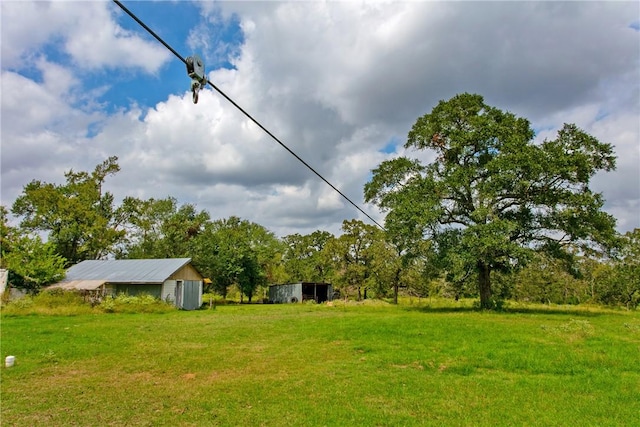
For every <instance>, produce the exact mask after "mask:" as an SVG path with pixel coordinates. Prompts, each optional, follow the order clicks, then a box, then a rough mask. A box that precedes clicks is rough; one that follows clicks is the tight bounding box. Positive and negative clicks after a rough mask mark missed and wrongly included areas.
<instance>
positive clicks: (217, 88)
mask: <svg viewBox="0 0 640 427" xmlns="http://www.w3.org/2000/svg"><path fill="white" fill-rule="evenodd" d="M113 2H114V3H115V4H117V5H118V6H119V7H120V9H122V10H123V11H124V12H125V13H126V14H127V15H129V16H130V17H131V18H132V19H133V20H134V21H136V22H137V23H138V24H139V25H140V26H141V27H142V28H144V29H145V30H146V31H147V32H148V33H149V34H151V35H152V36H153V37H154V38H155V39H156V40H158V41H159V42H160V43H161V44H162V45H163V46H164V47H166V48H167V49H168V50H169V51H170V52H171V53H173V54H174V55H175V56H176V58H178V59H179V60H180V61H182V62H183V63H184V64H186V63H187V60H186V59H185V58H184V57H182V55H180V54H179V53H178V52H177V51H176V50H175V49H173V48H172V47H171V46H170V45H169V44H168V43H167V42H165V41H164V40H163V39H162V38H161V37H160V36H158V35H157V34H156V33H155V32H154V31H153V30H152V29H151V28H149V27H148V26H147V25H146V24H145V23H144V22H142V21H141V20H140V19H139V18H138V17H137V16H136V15H135V14H134V13H133V12H131V11H130V10H129V9H127V8H126V7H125V6H124V5H123V4H122V3H121V2H120V1H118V0H113ZM207 83H208V84H209V85H210V86H211V87H212V88H213V89H214V90H215V91H216V92H218V93H219V94H220V95H222V96H223V97H224V98H225V99H226V100H227V101H229V102H230V103H231V104H232V105H233V106H234V107H236V108H237V109H238V110H240V112H242V114H244V115H245V116H247V118H248V119H249V120H251V121H252V122H253V123H255V124H256V125H257V126H258V127H259V128H260V129H262V130H263V131H264V132H265V133H266V134H267V135H269V136H270V137H271V138H272V139H273V140H274V141H275V142H277V143H278V144H280V146H281V147H282V148H284V149H285V150H287V151H288V152H289V153H290V154H291V155H292V156H293V157H295V158H296V159H298V161H300V163H302V164H303V165H305V166H306V167H307V169H309V170H310V171H311V172H313V173H314V174H316V176H318V177H319V178H320V179H321V180H323V181H324V182H325V183H326V184H327V185H328V186H329V187H331V188H332V189H333V190H334V191H335V192H337V193H338V194H339V195H340V196H342V197H343V198H344V199H345V200H346V201H347V202H349V203H350V204H351V205H353V206H354V207H355V208H356V209H357V210H358V211H360V212H361V213H362V214H363V215H364V216H366V217H367V218H369V220H371V221H372V222H373V223H374V224H375V225H377V226H378V227H380V229H382V230H384V227H383V226H382V225H380V224H379V223H378V221H376V220H375V219H373V218H372V217H371V216H370V215H369V214H368V213H366V212H365V211H364V210H363V209H362V208H361V207H360V206H358V205H357V204H356V203H354V202H353V201H352V200H351V199H350V198H349V197H347V196H346V195H345V194H344V193H343V192H342V191H340V190H339V189H338V188H336V187H335V186H334V185H333V184H332V183H330V182H329V181H328V180H327V179H326V178H325V177H324V176H322V175H321V174H320V173H319V172H317V171H316V170H315V169H314V168H313V167H311V165H309V164H308V163H307V162H305V161H304V160H303V159H302V158H301V157H300V156H298V155H297V154H296V153H294V152H293V150H291V149H290V148H289V147H287V146H286V145H285V144H284V143H283V142H282V141H280V139H279V138H277V137H276V136H275V135H274V134H273V133H271V132H270V131H269V129H267V128H266V127H264V126H263V125H262V124H261V123H260V122H259V121H258V120H256V119H255V118H253V116H252V115H251V114H249V113H248V112H247V111H246V110H245V109H244V108H242V107H241V106H240V105H238V104H237V103H236V102H235V101H234V100H233V99H231V98H230V97H229V96H228V95H227V94H226V93H224V92H223V91H222V90H221V89H220V88H219V87H218V86H216V85H215V84H213V83H212V82H211V81H209V80H207Z"/></svg>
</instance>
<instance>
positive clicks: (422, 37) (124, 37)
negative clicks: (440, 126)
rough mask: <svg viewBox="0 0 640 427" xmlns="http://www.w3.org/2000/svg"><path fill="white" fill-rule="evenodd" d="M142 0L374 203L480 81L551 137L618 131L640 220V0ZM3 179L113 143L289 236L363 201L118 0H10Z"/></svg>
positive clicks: (133, 162) (11, 189)
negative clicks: (439, 116) (427, 132)
mask: <svg viewBox="0 0 640 427" xmlns="http://www.w3.org/2000/svg"><path fill="white" fill-rule="evenodd" d="M123 4H124V5H125V6H126V7H128V8H129V9H130V10H131V11H132V12H133V13H135V14H136V15H137V16H138V17H139V18H140V19H141V20H143V21H144V22H145V23H146V24H147V25H148V26H149V27H151V28H152V29H153V30H154V31H156V32H157V33H158V34H159V35H160V36H161V37H162V38H163V39H164V40H165V41H166V42H168V43H169V44H170V45H171V46H172V47H173V48H174V49H176V50H177V51H178V52H179V53H180V54H181V55H183V56H185V57H186V56H189V55H191V54H193V53H198V54H199V55H201V56H202V57H203V58H204V59H205V63H206V68H207V73H208V78H209V80H211V81H212V82H214V83H215V84H216V85H218V86H219V87H220V88H221V89H222V90H224V91H225V93H227V94H228V95H229V96H230V97H231V98H233V99H234V100H235V101H236V102H238V103H239V104H240V105H241V106H242V107H243V108H245V109H246V110H247V111H248V112H249V113H251V114H252V115H253V116H254V117H256V118H257V119H258V120H260V121H261V122H262V123H263V124H265V125H266V126H267V127H268V128H269V130H271V131H272V132H273V133H274V134H275V135H276V136H278V138H280V139H281V140H282V141H283V142H285V144H287V145H288V146H289V147H290V148H292V149H293V150H294V151H295V152H296V153H297V154H299V155H300V156H301V157H302V158H304V159H305V160H306V161H307V162H308V163H309V164H311V165H312V166H313V167H314V169H316V170H318V171H319V172H320V173H322V174H323V175H324V176H325V177H326V178H327V179H329V180H330V181H331V182H332V183H333V184H334V185H336V186H337V187H338V188H340V189H341V191H343V192H344V193H345V194H347V195H348V196H349V197H350V198H351V199H352V200H354V201H355V202H356V203H358V204H360V205H361V206H363V208H364V209H365V210H366V211H367V212H370V213H371V214H372V216H374V217H375V218H376V219H377V220H378V221H380V222H382V221H383V219H384V214H383V213H381V212H379V211H378V210H377V209H376V208H375V206H367V205H365V204H364V203H363V200H362V191H363V186H364V184H365V182H366V181H367V180H368V179H369V178H370V176H371V175H370V171H371V169H373V168H375V167H376V166H377V165H378V164H379V163H380V162H381V161H383V160H385V159H389V158H392V157H394V156H398V155H405V154H409V155H412V156H419V157H420V158H421V159H422V160H424V161H431V160H433V158H432V154H431V153H415V152H411V153H406V152H405V151H404V148H403V145H404V141H405V140H406V135H407V132H408V131H409V129H410V128H411V126H412V124H413V123H414V122H415V120H416V119H417V118H418V117H419V116H421V115H423V114H425V113H427V112H429V111H430V110H431V108H433V107H434V106H435V105H436V104H437V102H438V101H439V100H442V99H448V98H450V97H452V96H454V95H455V94H457V93H461V92H472V93H479V94H481V95H483V96H484V97H485V101H486V102H487V103H489V104H490V105H494V106H496V107H498V108H501V109H504V110H509V111H511V112H514V113H515V114H517V115H520V116H523V117H526V118H528V119H529V120H530V121H531V122H532V125H533V127H534V128H535V129H536V132H537V136H536V138H537V139H539V140H542V139H544V138H554V137H555V132H556V131H557V130H558V129H559V128H560V127H561V126H562V124H563V123H565V122H569V123H576V124H577V125H578V126H579V127H581V128H582V129H584V130H586V131H587V132H589V133H591V134H592V135H594V136H596V137H597V138H599V139H600V140H602V141H606V142H610V143H612V144H613V145H614V146H615V148H616V152H617V154H618V157H619V158H618V168H617V170H616V171H615V172H612V173H609V174H599V175H597V176H596V177H595V178H594V182H593V186H592V188H594V189H595V190H596V191H601V192H602V193H603V195H604V197H605V199H606V204H605V209H606V210H607V211H608V212H609V213H611V214H612V215H614V216H615V217H616V218H617V219H618V228H619V230H620V231H628V230H631V229H633V228H635V227H640V215H639V212H640V172H639V169H640V168H639V164H640V149H639V147H640V136H639V134H640V130H639V128H638V117H639V116H640V88H639V83H638V75H640V68H639V64H640V38H639V37H638V32H639V30H640V27H639V21H638V16H639V15H640V6H639V5H638V4H637V3H636V2H562V3H559V2H558V3H556V2H495V3H482V2H471V3H467V2H399V3H396V2H329V3H326V2H316V1H310V2H249V1H243V2H182V1H181V2H166V1H158V2H155V1H143V2H138V1H124V2H123ZM0 8H1V12H2V15H1V19H2V27H1V29H0V30H1V34H0V35H1V40H2V45H1V47H2V100H1V101H2V116H1V117H2V126H1V137H2V147H1V155H2V177H1V178H2V181H1V184H2V188H1V190H2V192H1V194H0V195H1V202H2V204H3V205H7V206H10V205H11V204H12V203H13V200H15V198H16V197H17V195H18V194H20V192H21V190H22V188H23V187H24V185H26V184H27V183H28V182H29V181H31V180H32V179H40V180H43V181H47V182H61V181H62V180H63V179H64V178H63V174H64V171H66V170H69V169H72V168H73V169H74V170H92V169H93V168H94V167H95V165H97V164H98V163H100V162H102V161H103V160H104V159H105V158H107V157H108V156H111V155H116V156H118V159H119V164H120V166H121V172H120V173H118V175H116V176H115V177H112V178H111V179H110V180H109V181H107V187H108V188H107V189H108V190H109V191H111V192H113V193H114V195H115V196H116V199H122V198H123V197H125V196H135V197H140V198H150V197H155V198H160V197H167V196H172V197H175V198H176V199H178V201H179V203H193V204H195V205H196V207H197V208H199V209H202V210H207V211H208V212H210V214H211V216H212V217H213V218H223V217H228V216H230V215H237V216H239V217H242V218H245V219H249V220H251V221H254V222H257V223H260V224H262V225H264V226H266V227H267V228H269V229H270V230H272V231H274V232H275V233H276V234H278V235H286V234H290V233H310V232H312V231H314V230H317V229H321V230H327V231H330V232H333V233H338V232H339V229H340V224H341V222H342V221H343V220H344V219H353V218H359V219H362V220H365V221H366V218H364V217H363V216H362V215H361V214H360V213H359V212H357V211H356V210H355V209H354V208H353V207H351V206H350V205H349V204H348V203H346V202H345V201H344V200H341V198H340V197H339V196H337V195H336V194H335V192H333V191H332V190H331V189H330V188H329V187H328V186H326V184H324V183H323V182H321V181H320V180H319V179H318V178H317V177H316V176H315V175H313V174H312V173H310V172H309V171H308V170H306V169H305V168H304V167H303V166H302V165H301V164H300V163H298V161H297V160H295V159H293V158H292V156H291V155H290V154H288V153H286V152H285V151H284V150H283V149H282V148H281V147H280V146H278V145H277V144H276V143H275V142H273V141H272V140H271V139H270V138H269V137H268V136H266V135H265V134H264V133H263V132H262V131H260V130H259V129H258V128H257V127H256V126H255V125H253V124H251V123H250V122H249V121H248V120H247V119H246V117H244V116H243V115H242V114H240V113H239V112H238V111H237V110H236V109H235V108H234V107H233V106H231V105H230V104H229V103H228V102H227V101H225V100H224V99H222V97H221V96H220V95H218V94H217V93H215V92H213V91H212V90H210V89H207V90H205V91H204V93H203V94H202V95H201V97H200V102H199V103H198V104H197V105H193V103H192V102H191V96H190V94H189V92H188V90H189V85H190V80H189V78H188V77H187V74H186V69H185V66H184V64H183V63H182V62H180V61H179V60H178V59H176V58H175V57H174V56H173V55H172V54H171V53H169V52H168V51H167V50H166V49H164V47H162V46H161V45H160V44H159V43H158V42H157V41H155V40H154V39H153V38H152V37H151V36H150V35H149V34H148V33H146V32H145V31H144V30H143V29H142V28H141V27H140V26H139V25H138V24H137V23H136V22H135V21H133V20H132V19H131V18H130V17H129V16H128V15H126V14H125V13H124V12H123V11H121V10H120V9H119V8H118V7H117V5H115V4H114V3H113V2H109V1H104V2H66V1H61V2H45V1H38V2H31V1H27V0H25V1H20V2H17V1H6V2H1V3H0Z"/></svg>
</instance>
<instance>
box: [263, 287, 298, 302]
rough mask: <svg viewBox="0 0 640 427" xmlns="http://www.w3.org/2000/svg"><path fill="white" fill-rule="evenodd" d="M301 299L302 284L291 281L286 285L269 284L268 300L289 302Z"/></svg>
mask: <svg viewBox="0 0 640 427" xmlns="http://www.w3.org/2000/svg"><path fill="white" fill-rule="evenodd" d="M301 301H302V284H301V283H293V284H288V285H272V286H269V302H272V303H278V304H279V303H289V302H301Z"/></svg>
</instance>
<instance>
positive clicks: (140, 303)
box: [98, 294, 176, 313]
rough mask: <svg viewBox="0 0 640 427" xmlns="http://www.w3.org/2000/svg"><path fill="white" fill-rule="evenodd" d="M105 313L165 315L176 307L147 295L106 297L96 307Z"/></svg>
mask: <svg viewBox="0 0 640 427" xmlns="http://www.w3.org/2000/svg"><path fill="white" fill-rule="evenodd" d="M98 309H100V310H102V311H103V312H105V313H166V312H169V311H173V310H175V309H176V307H175V306H174V305H173V304H172V303H170V302H165V301H163V300H161V299H158V298H155V297H153V296H152V295H149V294H140V295H127V294H118V295H117V296H116V297H113V296H108V297H106V298H104V299H103V300H102V302H101V303H100V304H99V305H98Z"/></svg>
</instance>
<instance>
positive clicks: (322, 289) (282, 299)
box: [269, 282, 333, 304]
mask: <svg viewBox="0 0 640 427" xmlns="http://www.w3.org/2000/svg"><path fill="white" fill-rule="evenodd" d="M332 299H333V287H332V286H331V284H330V283H314V282H301V283H287V284H280V285H269V302H270V303H276V304H282V303H290V302H302V301H309V300H313V301H315V302H317V303H321V302H325V301H331V300H332Z"/></svg>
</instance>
